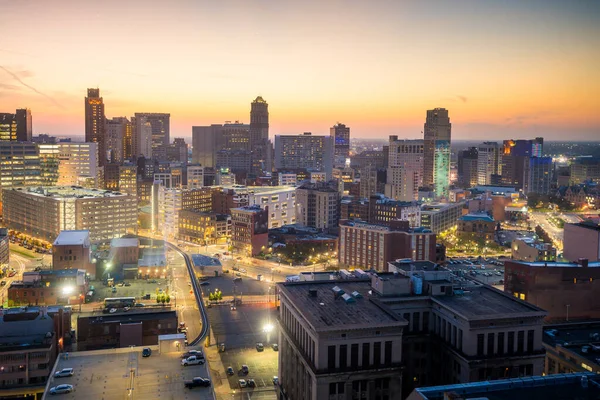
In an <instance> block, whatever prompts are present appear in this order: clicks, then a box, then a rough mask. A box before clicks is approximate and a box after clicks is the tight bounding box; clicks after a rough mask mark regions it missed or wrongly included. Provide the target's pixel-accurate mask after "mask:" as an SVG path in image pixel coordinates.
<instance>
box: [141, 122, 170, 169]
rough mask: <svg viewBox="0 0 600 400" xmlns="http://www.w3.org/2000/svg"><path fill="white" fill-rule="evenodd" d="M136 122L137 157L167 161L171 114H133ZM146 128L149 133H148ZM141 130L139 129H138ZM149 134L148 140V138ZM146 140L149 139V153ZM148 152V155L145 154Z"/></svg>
mask: <svg viewBox="0 0 600 400" xmlns="http://www.w3.org/2000/svg"><path fill="white" fill-rule="evenodd" d="M135 119H136V121H137V129H138V130H137V132H136V134H137V136H138V140H139V142H140V146H139V147H138V150H139V151H140V153H139V154H138V156H139V155H144V156H145V157H146V158H154V159H156V160H160V161H166V160H167V147H168V146H169V143H171V138H170V132H171V114H165V113H135ZM148 126H149V127H150V132H148ZM140 128H141V129H140ZM148 133H150V138H148ZM148 139H150V147H151V151H149V149H148ZM148 152H150V153H151V154H150V155H148V154H146V153H148Z"/></svg>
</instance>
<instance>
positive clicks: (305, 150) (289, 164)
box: [275, 132, 333, 179]
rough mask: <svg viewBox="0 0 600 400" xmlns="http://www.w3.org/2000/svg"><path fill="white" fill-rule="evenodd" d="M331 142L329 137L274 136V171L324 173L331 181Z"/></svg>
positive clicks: (309, 134)
mask: <svg viewBox="0 0 600 400" xmlns="http://www.w3.org/2000/svg"><path fill="white" fill-rule="evenodd" d="M332 161H333V140H332V138H331V137H329V136H313V135H312V134H311V133H310V132H305V133H304V134H302V135H277V136H275V169H277V170H293V169H301V168H304V169H307V170H310V171H319V172H325V173H326V174H327V179H331V177H332V170H333V164H332Z"/></svg>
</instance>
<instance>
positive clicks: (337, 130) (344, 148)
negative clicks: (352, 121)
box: [329, 122, 350, 168]
mask: <svg viewBox="0 0 600 400" xmlns="http://www.w3.org/2000/svg"><path fill="white" fill-rule="evenodd" d="M329 136H331V138H332V139H333V157H334V158H333V165H334V167H338V168H343V167H344V166H346V159H348V158H350V128H349V127H347V126H346V125H344V124H340V123H339V122H338V123H337V124H336V125H334V126H332V127H331V128H330V129H329Z"/></svg>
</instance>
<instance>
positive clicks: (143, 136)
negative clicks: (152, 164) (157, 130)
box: [131, 116, 153, 159]
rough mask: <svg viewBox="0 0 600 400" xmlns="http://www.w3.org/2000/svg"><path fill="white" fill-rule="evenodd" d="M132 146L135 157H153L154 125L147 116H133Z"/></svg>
mask: <svg viewBox="0 0 600 400" xmlns="http://www.w3.org/2000/svg"><path fill="white" fill-rule="evenodd" d="M131 128H132V134H131V138H132V139H131V147H132V149H133V150H132V151H133V153H134V154H133V155H134V158H138V157H145V158H147V159H151V158H153V154H152V144H153V141H152V139H153V136H152V135H153V127H152V123H151V122H150V121H148V119H147V118H146V117H145V116H140V117H139V118H138V117H137V116H136V117H131Z"/></svg>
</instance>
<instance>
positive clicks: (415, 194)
mask: <svg viewBox="0 0 600 400" xmlns="http://www.w3.org/2000/svg"><path fill="white" fill-rule="evenodd" d="M387 147H388V168H387V177H386V179H387V183H386V185H385V195H386V196H387V197H389V198H391V199H394V200H400V201H413V200H418V199H419V187H421V186H423V162H424V160H423V157H424V156H423V154H424V141H423V140H398V136H395V135H392V136H390V142H389V145H388V146H387Z"/></svg>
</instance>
